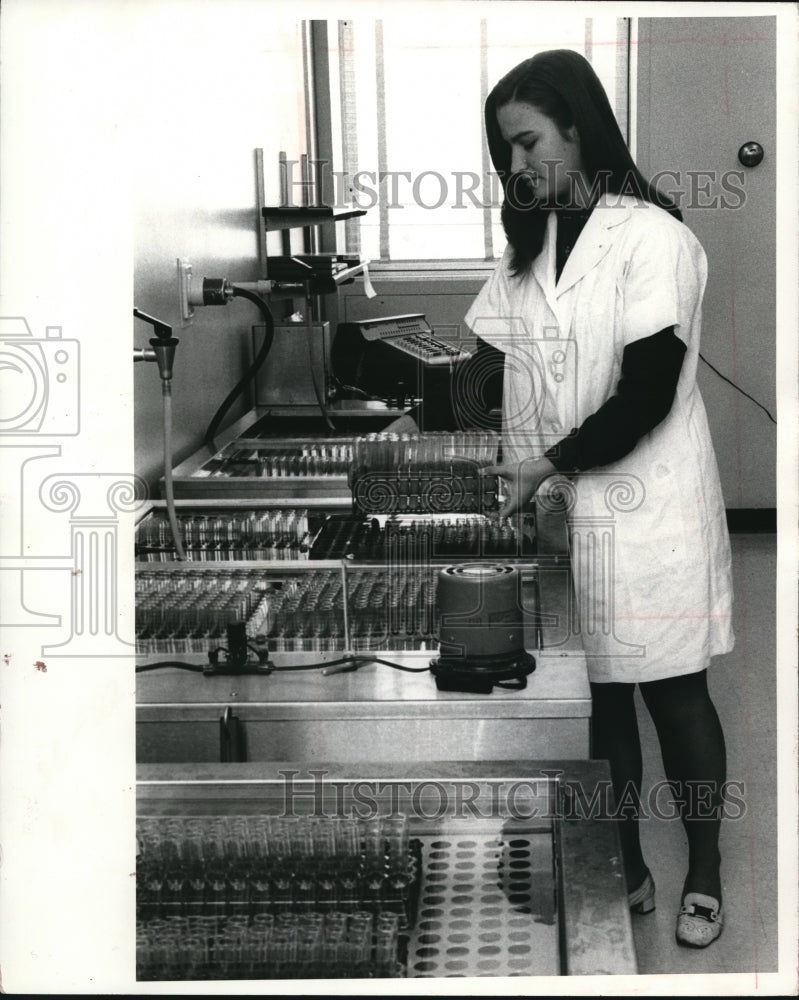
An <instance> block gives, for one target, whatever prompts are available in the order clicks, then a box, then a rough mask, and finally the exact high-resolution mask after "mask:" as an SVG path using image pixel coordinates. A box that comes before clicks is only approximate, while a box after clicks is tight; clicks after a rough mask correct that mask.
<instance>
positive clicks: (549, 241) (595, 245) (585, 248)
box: [533, 194, 640, 314]
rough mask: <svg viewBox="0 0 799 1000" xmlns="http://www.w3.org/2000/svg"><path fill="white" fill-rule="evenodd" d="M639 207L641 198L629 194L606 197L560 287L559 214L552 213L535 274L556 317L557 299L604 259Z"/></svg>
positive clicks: (594, 212)
mask: <svg viewBox="0 0 799 1000" xmlns="http://www.w3.org/2000/svg"><path fill="white" fill-rule="evenodd" d="M638 204H640V202H639V201H638V199H636V198H633V197H631V196H629V195H618V194H603V195H602V196H601V197H600V198H599V200H598V201H597V204H596V207H595V208H594V211H593V212H592V213H591V215H590V217H589V219H588V222H586V224H585V228H584V229H583V231H582V233H580V237H579V239H578V240H577V243H576V245H575V247H574V250H573V252H572V254H571V256H570V257H569V259H568V260H567V261H566V263H565V265H564V267H563V271H562V272H561V275H560V280H559V281H558V283H557V285H555V244H556V240H557V212H550V213H549V218H548V219H547V230H546V235H545V237H544V246H543V247H542V249H541V253H540V254H539V255H538V257H536V259H535V261H534V262H533V275H534V277H535V279H536V280H537V281H538V283H539V285H540V286H541V289H542V291H543V292H544V295H545V296H546V299H547V302H548V303H549V305H550V307H551V308H552V310H553V312H555V313H556V314H557V312H558V310H557V308H556V300H557V299H558V298H560V296H561V295H563V294H564V292H566V291H567V290H568V289H569V288H571V287H572V286H573V285H575V284H576V283H577V282H578V281H579V280H580V279H581V278H583V277H584V276H585V275H586V274H587V273H588V272H589V271H590V270H591V269H592V268H594V267H596V265H597V264H598V263H599V262H600V261H601V260H602V258H603V257H604V256H605V254H606V253H607V252H608V250H609V249H610V246H611V243H612V242H613V238H612V236H611V234H610V230H612V229H615V228H616V227H617V226H621V225H623V224H624V223H625V222H627V220H628V219H629V218H630V213H631V212H632V210H633V208H634V207H635V206H636V205H638Z"/></svg>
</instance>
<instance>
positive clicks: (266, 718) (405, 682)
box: [137, 650, 591, 762]
mask: <svg viewBox="0 0 799 1000" xmlns="http://www.w3.org/2000/svg"><path fill="white" fill-rule="evenodd" d="M383 655H384V656H385V658H387V659H392V660H395V661H396V662H398V663H401V664H404V665H410V666H417V667H418V666H424V665H426V663H427V662H428V661H429V658H430V657H431V656H434V655H435V654H434V653H402V654H383ZM535 655H536V661H537V666H536V670H535V671H534V673H533V674H531V675H530V676H529V677H528V679H527V682H528V683H527V687H526V689H525V690H523V691H503V690H501V689H495V690H494V692H493V693H492V694H491V695H476V694H464V693H457V692H446V691H438V690H437V689H436V686H435V682H434V680H433V677H432V676H431V675H430V674H428V673H419V674H412V673H405V672H400V671H396V670H392V669H391V668H390V667H386V666H383V665H380V664H374V663H370V664H365V665H363V666H361V667H359V669H358V670H357V671H355V672H352V673H342V674H334V675H332V676H323V675H322V673H321V671H319V670H313V671H311V670H307V671H298V672H296V673H295V672H276V673H273V674H271V675H268V676H252V675H250V676H242V677H235V678H232V677H225V676H211V677H205V676H202V675H199V674H195V673H189V672H186V671H182V670H180V669H177V668H172V667H170V668H165V669H162V670H155V671H153V672H152V673H149V672H144V673H140V674H139V676H138V679H137V680H138V684H137V690H138V695H137V701H138V709H137V758H138V760H139V761H141V762H157V761H174V762H177V761H181V762H190V761H197V762H201V761H202V762H206V761H207V762H211V761H218V760H220V752H221V742H224V741H225V740H226V739H227V740H232V741H233V744H234V745H235V749H236V750H237V752H236V753H235V755H236V756H239V757H240V758H241V759H246V760H279V759H296V760H304V761H308V762H313V761H317V760H341V761H345V762H350V761H351V762H356V761H360V762H365V761H369V760H386V761H406V762H410V761H424V760H436V759H439V760H443V759H458V760H464V761H478V760H506V759H511V758H519V757H527V758H535V757H552V756H558V757H566V758H585V757H587V756H588V728H589V718H590V712H591V700H590V690H589V686H588V681H587V675H586V667H585V659H584V657H583V655H582V653H579V652H571V653H561V652H559V651H548V650H544V651H538V652H536V654H535ZM335 656H336V654H334V653H330V654H300V653H294V654H282V655H281V654H275V655H274V659H275V662H276V663H277V664H278V665H280V664H281V663H287V662H292V663H297V662H301V660H302V658H304V659H305V661H306V662H308V661H314V662H319V661H321V660H323V659H333V658H335ZM153 659H154V658H153V657H151V658H149V660H150V661H152V660H153ZM176 659H177V658H176ZM180 659H183V660H185V661H186V662H190V661H191V660H192V657H189V656H186V657H181V658H180ZM147 662H148V660H147V659H145V660H143V661H142V665H145V664H146V663H147ZM194 662H195V663H196V662H198V658H197V657H195V658H194Z"/></svg>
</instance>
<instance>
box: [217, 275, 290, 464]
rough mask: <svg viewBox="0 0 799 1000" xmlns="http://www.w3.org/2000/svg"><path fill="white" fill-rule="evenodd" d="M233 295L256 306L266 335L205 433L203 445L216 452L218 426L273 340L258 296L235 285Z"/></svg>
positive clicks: (271, 321)
mask: <svg viewBox="0 0 799 1000" xmlns="http://www.w3.org/2000/svg"><path fill="white" fill-rule="evenodd" d="M233 295H234V297H236V298H241V299H248V300H249V301H250V302H252V303H253V305H255V306H257V307H258V309H259V310H260V311H261V315H262V316H263V320H264V323H265V325H266V334H265V335H264V342H263V344H262V345H261V348H260V350H259V351H258V354H257V355H256V356H255V358H254V359H253V362H252V364H251V365H250V367H249V368H248V369H247V371H246V372H245V373H244V375H243V376H242V377H241V379H240V380H239V381H238V382H237V383H236V385H234V386H233V388H232V389H231V390H230V392H229V393H228V395H227V396H226V397H225V399H224V400H223V401H222V403H221V405H220V406H219V409H218V410H217V411H216V413H215V414H214V416H213V418H212V419H211V422H210V424H209V425H208V430H207V431H206V432H205V444H206V446H207V447H208V448H210V450H211V451H216V446H215V445H214V437H215V436H216V432H217V431H218V430H219V425H220V424H221V423H222V420H223V419H224V416H225V414H226V413H227V411H228V410H229V409H230V407H231V406H232V405H233V403H234V402H235V400H236V399H237V398H238V397H239V396H240V395H241V393H242V392H243V391H244V389H245V387H246V386H247V383H248V382H249V381H250V380H251V379H253V378H254V377H255V375H256V374H257V372H258V371H259V370H260V368H261V366H262V365H263V363H264V361H266V358H267V355H268V354H269V351H270V349H271V347H272V341H273V340H274V338H275V318H274V316H273V315H272V312H271V310H270V308H269V306H268V305H267V304H266V302H264V300H263V299H262V298H261V296H260V295H256V294H255V293H254V292H250V291H248V289H246V288H239V287H238V286H237V285H233Z"/></svg>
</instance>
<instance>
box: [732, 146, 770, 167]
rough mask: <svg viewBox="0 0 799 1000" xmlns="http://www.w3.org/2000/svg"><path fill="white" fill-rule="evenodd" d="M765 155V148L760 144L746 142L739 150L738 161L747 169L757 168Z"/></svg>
mask: <svg viewBox="0 0 799 1000" xmlns="http://www.w3.org/2000/svg"><path fill="white" fill-rule="evenodd" d="M763 155H764V154H763V147H762V146H761V145H760V143H759V142H745V143H744V144H743V146H741V148H740V149H739V150H738V160H739V162H740V163H742V164H743V165H744V166H745V167H756V166H757V165H758V163H760V161H761V160H762V159H763Z"/></svg>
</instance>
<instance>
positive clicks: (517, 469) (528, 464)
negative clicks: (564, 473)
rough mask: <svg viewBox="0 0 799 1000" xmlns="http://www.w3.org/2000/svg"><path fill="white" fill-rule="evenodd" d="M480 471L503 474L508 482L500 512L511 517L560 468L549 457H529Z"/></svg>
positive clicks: (489, 473) (484, 473)
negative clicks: (517, 462) (518, 461)
mask: <svg viewBox="0 0 799 1000" xmlns="http://www.w3.org/2000/svg"><path fill="white" fill-rule="evenodd" d="M480 471H481V473H482V474H483V475H488V476H501V477H502V479H504V480H505V482H506V483H507V484H508V491H507V496H506V497H505V500H504V501H503V503H502V505H501V506H500V508H499V512H500V514H501V515H502V516H503V517H510V515H511V514H515V513H516V511H517V510H520V509H521V508H522V507H524V506H525V505H526V504H528V503H529V502H530V500H532V498H533V497H534V496H535V494H536V492H537V490H538V487H539V486H540V485H541V483H542V482H543V481H544V480H545V479H546V478H547V477H548V476H553V475H555V474H556V473H557V471H558V470H557V469H556V468H555V466H554V465H553V464H552V463H551V462H550V460H549V459H548V458H536V459H529V458H528V459H525V460H524V461H522V462H520V463H519V464H518V465H489V466H486V468H484V469H481V470H480Z"/></svg>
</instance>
